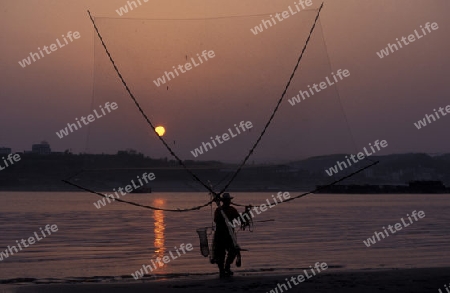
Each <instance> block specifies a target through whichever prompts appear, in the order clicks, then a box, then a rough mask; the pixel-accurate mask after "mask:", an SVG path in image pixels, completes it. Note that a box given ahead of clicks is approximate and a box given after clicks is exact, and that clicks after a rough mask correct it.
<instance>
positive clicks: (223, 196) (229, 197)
mask: <svg viewBox="0 0 450 293" xmlns="http://www.w3.org/2000/svg"><path fill="white" fill-rule="evenodd" d="M233 198H234V197H232V196H231V195H230V194H229V193H228V192H225V193H224V194H222V198H221V199H220V200H222V201H223V200H232V199H233Z"/></svg>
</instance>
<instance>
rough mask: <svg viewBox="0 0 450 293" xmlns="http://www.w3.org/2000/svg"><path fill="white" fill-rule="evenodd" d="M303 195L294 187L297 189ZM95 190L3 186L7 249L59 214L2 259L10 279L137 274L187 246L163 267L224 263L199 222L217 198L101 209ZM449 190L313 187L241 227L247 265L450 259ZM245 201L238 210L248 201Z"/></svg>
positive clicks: (405, 263) (1, 271)
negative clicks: (371, 241)
mask: <svg viewBox="0 0 450 293" xmlns="http://www.w3.org/2000/svg"><path fill="white" fill-rule="evenodd" d="M271 195H272V194H271V193H234V194H233V196H235V201H236V202H238V203H242V204H250V203H251V204H253V205H260V204H262V203H264V202H265V201H266V199H271ZM292 195H293V193H292ZM98 199H100V197H97V196H95V195H92V194H88V193H68V192H52V193H35V192H16V193H10V192H9V193H6V192H2V193H0V202H1V205H0V225H1V233H0V250H3V251H4V250H5V249H6V248H7V246H8V245H9V246H11V245H15V244H16V240H19V241H20V240H21V239H26V238H29V237H31V236H33V234H34V232H39V228H40V227H44V226H45V225H46V224H50V225H51V224H56V225H57V226H58V229H59V230H58V232H56V233H54V234H53V235H51V236H48V237H47V238H44V239H42V240H40V241H39V242H37V243H36V244H34V245H31V246H30V247H28V248H24V249H23V250H22V251H20V252H19V253H17V254H15V255H12V256H10V257H8V258H6V259H3V261H0V280H5V279H13V278H19V277H30V278H38V279H42V278H58V279H63V278H68V277H94V276H126V275H127V276H130V274H131V273H134V272H135V271H136V270H138V269H140V268H141V267H142V265H143V264H150V261H151V260H152V259H155V258H156V257H157V256H160V257H162V256H164V255H168V254H169V251H173V252H175V247H177V248H178V247H179V246H180V245H181V244H182V243H185V244H187V243H192V245H193V246H194V250H193V251H191V252H188V253H186V254H184V255H183V254H182V255H181V256H180V257H179V258H177V259H176V260H172V261H171V262H169V263H168V264H167V265H165V266H164V267H160V268H158V269H157V270H155V271H154V273H156V274H163V275H170V274H184V273H186V274H207V273H211V272H216V271H217V269H216V267H215V266H213V265H211V264H210V263H209V260H208V258H204V257H202V256H201V255H200V251H199V239H198V236H197V234H196V232H195V230H196V229H197V228H202V227H211V221H212V218H211V208H210V207H207V208H204V209H202V210H200V211H192V212H183V213H180V212H162V211H153V210H146V209H142V208H138V207H134V206H131V205H127V204H123V203H119V202H114V203H111V204H109V205H108V206H107V207H103V208H101V209H100V210H98V209H97V208H95V206H94V205H93V202H94V201H97V200H98ZM124 199H127V200H133V201H136V202H140V203H144V204H147V205H155V206H159V207H165V208H187V207H191V206H196V205H200V204H203V203H205V202H207V201H208V200H209V197H208V195H207V194H204V193H153V194H140V195H127V196H126V197H125V198H124ZM449 199H450V197H449V196H448V195H309V196H307V197H304V198H301V199H298V200H294V201H290V202H288V203H283V204H280V205H278V206H275V207H273V208H271V209H269V210H267V211H266V212H263V213H261V214H259V215H255V218H254V220H255V221H258V220H259V221H264V220H269V219H274V220H275V221H269V222H263V223H255V226H254V232H253V233H250V232H248V231H245V232H241V231H240V232H238V239H239V243H240V245H241V247H243V248H245V249H248V251H245V252H243V253H242V255H243V261H242V264H243V265H242V267H241V268H240V269H237V271H241V272H242V273H244V272H258V271H262V270H263V271H265V270H267V269H274V270H276V271H280V272H282V271H285V270H288V269H292V268H307V267H309V266H310V265H313V264H314V263H315V262H317V261H320V262H326V263H327V264H328V265H329V266H336V267H341V266H342V268H343V269H363V268H374V269H378V268H411V267H440V266H448V265H449V264H450V255H449V252H448V251H449V249H448V245H449V240H450V233H449V232H450V228H449V224H450V213H449V210H450V209H449V207H450V200H449ZM242 210H243V208H242V207H238V211H240V212H241V211H242ZM413 210H417V211H420V210H423V211H424V212H425V215H426V216H425V218H423V219H420V220H419V221H417V222H414V223H413V224H411V225H410V226H408V227H406V228H403V229H402V230H401V231H399V232H397V233H395V234H394V235H390V236H389V237H387V238H386V239H383V240H381V241H380V242H378V243H376V244H375V245H373V246H372V247H366V246H365V245H364V243H363V240H366V239H367V238H368V237H371V236H373V233H374V232H375V231H382V227H383V226H385V227H387V225H389V224H390V225H394V224H395V223H398V222H400V218H402V217H405V219H406V214H407V213H409V214H410V213H411V212H412V211H413Z"/></svg>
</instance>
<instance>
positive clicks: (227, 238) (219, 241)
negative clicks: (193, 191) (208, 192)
mask: <svg viewBox="0 0 450 293" xmlns="http://www.w3.org/2000/svg"><path fill="white" fill-rule="evenodd" d="M232 198H233V197H231V196H230V194H229V193H224V194H223V195H222V198H221V199H220V200H221V201H222V206H220V207H218V208H217V209H216V211H215V213H214V222H215V223H216V232H215V233H214V258H215V260H216V263H217V265H218V267H219V272H220V277H227V276H231V275H233V272H232V271H231V270H230V266H231V264H232V263H233V261H234V259H235V258H236V256H237V255H238V254H239V250H238V249H237V248H236V247H235V246H234V242H233V238H232V237H231V234H230V232H231V233H234V230H233V228H232V227H231V226H230V225H229V224H228V223H227V221H230V223H232V222H233V219H236V218H238V217H239V213H238V211H237V210H236V209H235V208H234V207H232V206H230V204H231V199H232ZM221 211H223V212H224V213H225V216H226V217H227V218H228V219H227V220H226V219H224V217H223V215H222V212H221ZM227 252H228V255H227V257H226V261H225V254H226V253H227Z"/></svg>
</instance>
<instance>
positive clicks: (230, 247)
mask: <svg viewBox="0 0 450 293" xmlns="http://www.w3.org/2000/svg"><path fill="white" fill-rule="evenodd" d="M227 251H228V255H227V261H226V262H225V273H227V274H228V275H233V272H232V271H231V264H232V263H233V262H234V259H235V258H236V256H237V254H238V251H237V250H236V248H234V244H233V242H232V241H231V243H229V244H228V247H227Z"/></svg>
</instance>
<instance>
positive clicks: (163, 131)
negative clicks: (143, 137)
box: [155, 126, 166, 136]
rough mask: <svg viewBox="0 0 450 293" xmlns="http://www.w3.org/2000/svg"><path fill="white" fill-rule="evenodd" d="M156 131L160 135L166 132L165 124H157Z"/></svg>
mask: <svg viewBox="0 0 450 293" xmlns="http://www.w3.org/2000/svg"><path fill="white" fill-rule="evenodd" d="M155 131H156V133H158V135H159V136H163V135H164V133H166V129H165V128H164V127H163V126H157V127H156V128H155Z"/></svg>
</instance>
